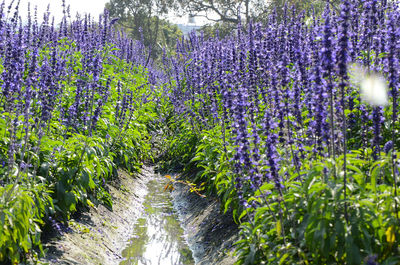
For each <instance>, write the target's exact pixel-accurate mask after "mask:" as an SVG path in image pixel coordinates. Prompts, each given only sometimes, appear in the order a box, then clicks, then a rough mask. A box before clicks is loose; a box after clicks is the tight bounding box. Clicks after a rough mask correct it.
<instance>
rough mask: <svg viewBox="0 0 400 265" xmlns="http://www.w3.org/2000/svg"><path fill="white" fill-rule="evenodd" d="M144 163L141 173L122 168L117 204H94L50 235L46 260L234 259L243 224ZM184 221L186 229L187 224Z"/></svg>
mask: <svg viewBox="0 0 400 265" xmlns="http://www.w3.org/2000/svg"><path fill="white" fill-rule="evenodd" d="M166 181H167V180H166V179H164V178H163V177H161V176H159V175H157V174H155V173H154V168H153V167H147V166H144V167H143V169H142V172H141V173H140V174H137V176H130V175H129V174H128V173H126V172H124V171H119V178H118V180H117V181H116V182H114V183H112V184H111V185H109V190H110V194H111V196H112V198H113V210H112V211H111V210H109V209H107V208H106V207H104V206H103V205H99V206H97V207H93V208H91V209H90V210H89V211H87V212H84V213H82V214H80V215H79V216H78V217H77V218H74V219H71V220H70V221H69V228H70V229H69V231H68V232H65V233H63V234H56V233H55V232H53V234H48V235H46V241H47V243H45V246H44V247H45V248H48V250H49V251H48V253H47V257H46V259H45V260H43V261H45V262H48V263H49V264H56V265H58V264H76V265H85V264H88V265H97V264H102V265H108V264H110V265H114V264H120V265H130V264H135V265H136V264H149V265H156V264H162V265H175V264H176V265H183V264H185V265H192V264H201V265H206V264H213V265H217V264H220V265H228V264H229V265H231V264H233V263H234V259H233V258H232V255H231V254H232V242H233V241H234V240H235V238H236V235H237V232H238V229H237V226H236V225H235V224H234V222H233V221H232V218H231V217H230V216H231V215H229V214H228V215H221V214H220V212H219V209H220V208H219V207H220V206H219V204H218V203H217V202H215V201H213V200H209V199H203V198H201V197H199V196H197V195H195V194H193V193H190V192H189V191H188V190H187V188H186V187H184V186H179V185H178V186H176V189H175V190H174V191H173V192H172V193H171V194H169V193H168V192H165V191H164V185H165V184H166ZM182 227H183V229H182Z"/></svg>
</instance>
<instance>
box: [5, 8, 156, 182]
mask: <svg viewBox="0 0 400 265" xmlns="http://www.w3.org/2000/svg"><path fill="white" fill-rule="evenodd" d="M63 10H64V17H63V18H62V20H61V22H60V23H58V24H56V22H55V20H54V17H52V16H51V14H50V12H46V13H45V14H44V15H43V18H42V19H39V15H38V14H37V8H36V7H35V8H32V7H31V6H29V7H28V17H27V18H25V20H22V18H21V17H20V16H19V11H20V10H19V1H12V2H11V4H10V5H9V6H6V5H5V4H4V2H3V3H2V4H0V91H1V94H0V95H1V97H0V114H1V115H2V117H3V119H4V123H3V125H2V129H3V130H4V137H7V139H8V140H7V141H6V145H7V146H6V147H5V150H7V151H6V152H7V153H4V154H3V153H2V156H4V157H7V159H6V164H7V167H8V173H7V174H8V176H4V177H5V179H7V177H10V176H9V175H10V174H12V170H13V168H14V167H15V166H16V167H18V169H19V172H24V173H27V172H28V170H30V168H31V169H33V170H34V171H36V169H37V167H38V166H39V165H38V164H36V163H33V162H32V161H31V159H32V156H31V155H29V153H30V152H32V151H33V153H36V154H38V153H39V151H40V148H41V143H42V139H43V138H44V137H45V136H46V135H49V134H51V131H52V130H54V129H57V130H59V131H58V132H59V133H60V134H62V135H63V136H64V138H66V137H70V136H71V135H72V134H75V133H78V134H83V135H87V136H92V135H93V134H94V133H95V132H96V130H97V127H98V122H99V120H100V118H101V116H102V114H103V111H104V108H105V106H106V105H107V103H109V102H111V101H112V100H114V99H113V95H112V90H111V85H112V82H113V80H112V79H113V77H112V76H110V73H108V74H107V69H104V65H106V64H112V63H113V60H114V61H115V60H124V61H126V62H127V63H128V64H130V65H131V67H132V69H133V68H134V67H137V68H138V69H140V68H141V67H142V65H145V64H146V65H147V70H146V73H147V74H148V76H149V83H151V84H155V83H156V82H158V80H159V79H161V78H163V76H162V74H161V72H160V71H157V70H156V69H155V68H153V67H152V62H151V61H150V62H149V51H147V50H146V49H145V47H144V46H143V44H142V43H141V42H140V41H135V40H132V39H130V38H128V36H127V35H126V34H125V33H124V32H123V31H119V30H116V29H114V27H113V24H115V22H116V19H110V18H109V16H108V13H107V11H105V13H104V14H102V15H100V17H99V19H98V21H95V20H94V18H93V17H91V16H90V15H85V16H84V17H81V16H79V15H77V16H76V18H75V19H72V18H71V16H70V14H69V8H68V7H66V4H65V2H64V1H63ZM125 90H126V89H125V88H124V94H123V95H122V98H121V105H120V106H117V108H118V107H119V109H117V110H116V115H117V117H115V119H116V121H115V122H116V124H117V125H118V126H119V127H120V128H124V127H125V128H126V127H127V126H128V124H127V123H128V120H129V119H128V118H126V115H127V113H129V115H132V112H133V109H132V108H133V95H132V92H130V93H129V92H128V91H125ZM119 100H120V99H118V101H119ZM129 121H130V120H129ZM31 135H36V136H37V138H36V139H37V141H34V142H32V141H31V140H30V137H31ZM32 164H33V166H30V167H28V166H26V165H32ZM18 174H21V173H18ZM2 177H3V176H2ZM6 181H7V180H6Z"/></svg>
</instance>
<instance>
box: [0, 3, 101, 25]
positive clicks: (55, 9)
mask: <svg viewBox="0 0 400 265" xmlns="http://www.w3.org/2000/svg"><path fill="white" fill-rule="evenodd" d="M1 2H2V1H1V0H0V3H1ZM11 2H12V0H5V3H6V8H7V6H8V5H9V4H10V3H11ZM15 2H17V0H15ZM28 2H30V3H31V9H32V10H33V7H34V6H37V8H38V16H39V19H41V18H42V17H43V14H44V12H45V11H46V9H47V6H48V4H50V11H51V14H52V15H53V16H54V17H55V21H56V22H59V21H61V18H62V16H63V13H62V0H21V4H20V16H21V17H22V19H23V20H24V19H25V17H26V16H27V13H28V12H27V10H28ZM107 2H108V0H66V4H67V5H70V8H71V16H72V17H73V18H74V17H75V15H76V13H77V12H79V13H80V14H85V13H90V14H91V15H92V16H95V18H97V17H98V16H99V15H100V13H103V11H104V6H105V4H106V3H107ZM14 6H15V4H14Z"/></svg>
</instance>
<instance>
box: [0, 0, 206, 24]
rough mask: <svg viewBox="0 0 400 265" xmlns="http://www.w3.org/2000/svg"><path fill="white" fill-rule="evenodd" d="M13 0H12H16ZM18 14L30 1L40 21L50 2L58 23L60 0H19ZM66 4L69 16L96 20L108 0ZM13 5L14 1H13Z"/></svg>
mask: <svg viewBox="0 0 400 265" xmlns="http://www.w3.org/2000/svg"><path fill="white" fill-rule="evenodd" d="M17 1H18V0H15V1H14V2H17ZM20 1H21V3H20V9H19V10H20V16H21V17H22V20H23V21H25V19H26V17H27V14H28V11H27V10H28V3H29V2H30V3H31V9H32V10H33V7H34V6H37V8H38V18H39V22H41V20H42V18H43V14H44V12H45V11H46V9H47V6H48V5H49V4H50V12H51V15H52V16H54V17H55V22H56V23H58V22H60V21H61V19H62V17H63V13H62V0H20ZM1 2H2V0H0V3H1ZM11 2H12V0H5V3H6V5H5V6H6V8H7V7H8V5H9V4H10V3H11ZM65 2H66V4H67V5H70V9H71V12H70V13H71V16H72V18H75V15H76V13H77V12H78V13H79V14H81V15H83V14H85V13H88V14H91V15H92V16H94V18H95V19H96V20H97V18H98V17H99V15H100V14H101V13H103V11H104V6H105V4H106V3H107V2H109V0H66V1H65ZM14 6H15V3H14ZM167 19H168V20H169V21H170V22H172V23H176V24H187V23H188V17H187V16H183V17H178V16H176V15H171V16H169V17H168V18H167ZM195 20H196V25H204V24H206V23H207V21H206V20H205V19H203V18H195Z"/></svg>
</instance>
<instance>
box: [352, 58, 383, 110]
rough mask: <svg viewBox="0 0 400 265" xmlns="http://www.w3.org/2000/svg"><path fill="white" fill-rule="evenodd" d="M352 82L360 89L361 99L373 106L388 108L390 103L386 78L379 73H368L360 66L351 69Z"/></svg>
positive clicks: (353, 66)
mask: <svg viewBox="0 0 400 265" xmlns="http://www.w3.org/2000/svg"><path fill="white" fill-rule="evenodd" d="M349 69H350V80H351V82H352V83H353V84H355V85H357V86H359V87H360V92H361V98H362V100H364V101H365V102H367V103H369V104H371V105H373V106H386V105H387V104H388V103H389V99H388V92H387V91H388V88H387V83H386V80H385V78H383V76H381V75H379V74H377V73H368V71H366V69H364V68H363V67H362V66H360V65H358V64H353V65H351V66H350V67H349Z"/></svg>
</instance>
